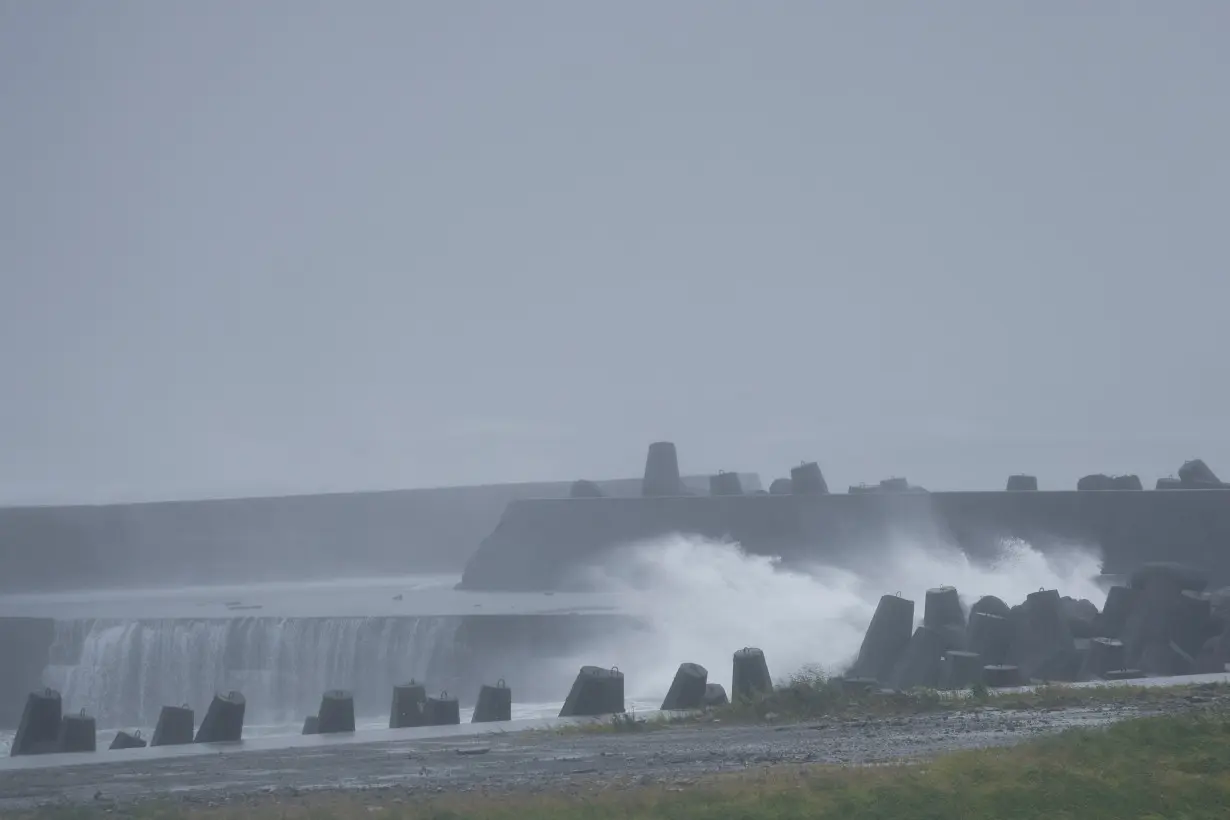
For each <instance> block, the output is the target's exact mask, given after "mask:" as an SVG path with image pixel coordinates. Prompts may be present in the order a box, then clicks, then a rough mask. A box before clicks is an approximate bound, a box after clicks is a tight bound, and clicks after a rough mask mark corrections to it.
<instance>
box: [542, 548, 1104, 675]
mask: <svg viewBox="0 0 1230 820" xmlns="http://www.w3.org/2000/svg"><path fill="white" fill-rule="evenodd" d="M1100 566H1101V560H1100V557H1099V555H1098V553H1097V551H1096V550H1093V549H1090V548H1084V547H1080V546H1075V545H1074V546H1072V547H1068V548H1063V549H1056V550H1054V551H1048V553H1047V554H1045V555H1044V554H1043V553H1041V552H1039V551H1037V550H1035V549H1033V548H1032V547H1031V546H1030V545H1029V544H1028V543H1026V542H1024V541H1020V540H1011V541H1006V542H1004V543H1003V544H1002V545H1001V549H1000V550H999V551H998V555H997V556H996V557H995V559H994V560H992V561H989V562H982V563H975V562H973V561H971V560H970V559H969V558H968V557H967V556H966V555H965V554H964V553H962V552H961V551H960V550H959V549H957V548H955V547H949V546H942V545H941V546H937V545H926V546H924V545H922V544H919V543H914V542H909V541H906V540H904V539H901V540H898V541H897V542H895V543H893V544H890V545H887V546H886V547H885V548H884V549H883V550H882V551H881V552H880V553H879V556H878V560H877V562H876V568H875V569H866V568H864V569H863V570H862V571H860V572H855V571H852V570H850V569H843V568H838V567H832V566H826V565H824V564H823V563H820V562H817V563H815V564H813V565H810V566H806V567H802V566H794V567H789V568H788V567H784V566H782V564H781V562H780V561H778V560H777V559H775V558H772V557H769V556H762V555H751V554H748V553H747V552H745V551H744V550H743V549H742V548H741V547H740V546H739V545H738V544H735V543H730V542H721V541H713V540H709V539H705V538H700V537H696V536H685V535H675V536H670V537H666V538H658V539H653V540H649V541H645V542H641V543H637V544H633V545H629V546H627V547H624V548H621V549H618V550H615V551H612V552H611V553H609V554H608V555H607V557H606V558H605V559H604V560H603V562H602V563H601V565H598V566H590V567H587V568H586V569H584V570H581V571H580V572H581V574H582V575H583V576H584V577H583V579H582V580H583V581H584V583H586V584H587V585H591V586H592V587H593V588H596V589H603V590H607V591H612V592H617V593H619V594H620V595H621V597H623V598H624V600H625V602H626V605H627V606H628V608H630V609H632V610H633V611H635V612H636V613H637V614H638V616H639V620H640V621H641V626H640V628H639V629H628V630H625V631H622V632H620V633H619V634H615V635H612V636H610V637H609V638H608V639H606V640H604V641H602V642H600V643H598V644H595V645H594V646H592V647H589V648H587V651H586V654H585V657H584V659H582V658H580V657H578V658H576V659H571V660H570V661H569V663H575V664H576V665H580V664H581V663H609V664H612V665H617V666H619V667H620V669H621V670H622V671H623V672H624V673H625V674H626V676H627V677H626V679H627V681H628V684H627V686H628V695H629V697H638V698H646V699H652V698H653V697H661V696H662V694H663V693H665V691H666V688H667V687H668V686H669V684H670V681H671V677H672V675H673V674H674V672H675V670H676V669H677V668H678V666H679V664H680V663H681V662H685V661H688V662H693V663H699V664H701V665H702V666H705V667H706V668H707V669H708V670H709V680H710V681H713V682H717V683H722V684H723V685H725V686H726V687H727V688H728V689H729V687H730V683H731V681H730V674H731V656H732V653H733V652H734V651H735V650H736V649H740V648H742V647H745V646H757V647H760V648H761V649H763V650H764V652H765V655H766V657H767V659H768V662H769V668H770V671H771V672H772V674H773V675H774V677H775V678H776V679H778V680H779V681H780V680H783V679H785V678H787V677H788V676H790V675H791V674H794V673H796V672H799V671H801V670H805V669H806V670H812V671H817V672H820V673H823V674H838V673H840V672H841V671H842V670H843V669H844V668H845V667H846V666H847V665H848V664H849V663H850V662H851V661H852V660H853V658H854V657H855V655H856V654H857V653H858V648H859V644H860V643H861V641H862V637H863V633H864V631H865V630H866V628H867V625H868V623H870V621H871V616H872V613H873V612H874V611H875V605H876V602H877V601H878V600H879V597H880V596H881V595H883V594H885V593H896V592H899V593H900V594H901V595H903V596H904V597H907V598H912V599H914V600H915V601H918V602H919V607H918V613H917V614H918V617H919V618H921V616H922V607H921V602H922V600H923V598H924V595H925V593H926V590H927V589H928V588H930V587H936V586H940V585H949V586H955V587H956V588H957V589H958V590H959V591H960V592H961V595H962V603H963V605H964V606H965V608H966V609H968V607H969V605H970V604H971V603H972V602H973V601H974V600H976V599H977V598H978V597H980V596H982V595H997V596H999V597H1001V598H1003V599H1004V600H1006V601H1008V602H1009V603H1017V602H1019V601H1021V600H1023V599H1024V597H1025V595H1026V594H1028V593H1030V592H1033V591H1036V590H1037V589H1039V588H1044V587H1045V588H1049V589H1058V590H1059V591H1060V594H1062V595H1070V596H1072V597H1076V598H1088V599H1090V600H1091V601H1093V602H1094V603H1095V604H1096V605H1098V606H1099V607H1100V606H1101V605H1102V604H1103V602H1104V600H1105V597H1106V593H1105V591H1104V590H1103V589H1102V588H1101V587H1100V586H1099V585H1098V584H1097V583H1096V581H1095V579H1096V577H1097V575H1098V574H1099V572H1100ZM561 671H562V670H561ZM574 673H575V670H574Z"/></svg>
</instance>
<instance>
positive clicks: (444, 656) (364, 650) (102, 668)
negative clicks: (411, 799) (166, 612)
mask: <svg viewBox="0 0 1230 820" xmlns="http://www.w3.org/2000/svg"><path fill="white" fill-rule="evenodd" d="M460 620H461V619H459V618H452V617H421V618H413V617H387V618H233V619H199V620H188V619H167V620H125V621H107V620H76V621H59V622H57V623H56V626H55V637H54V641H53V643H52V646H51V651H50V659H49V664H48V666H47V669H46V670H45V672H44V673H43V681H44V683H45V684H46V685H48V686H51V687H53V688H55V689H58V690H59V691H60V692H61V694H62V696H63V698H64V704H65V708H66V709H71V710H74V711H75V710H78V709H86V710H87V711H88V712H90V713H91V714H93V715H95V716H96V717H97V718H98V722H99V726H100V727H153V725H154V724H155V723H156V722H157V719H158V712H159V710H160V709H161V708H162V707H163V706H164V705H177V704H183V703H186V704H188V705H189V706H191V707H192V708H194V709H196V710H197V712H198V715H203V714H204V710H205V708H206V707H207V706H208V704H209V701H210V699H211V698H212V697H213V694H214V693H215V692H219V691H223V692H225V691H229V690H231V689H238V690H240V691H242V692H243V693H244V695H245V697H246V698H247V702H248V718H247V722H248V723H251V724H259V723H287V722H295V721H301V720H302V719H303V716H304V715H307V714H315V712H316V709H317V707H318V706H319V704H320V696H321V694H322V693H323V692H324V691H325V690H327V689H334V688H341V689H350V690H352V691H353V692H354V694H355V707H356V711H358V712H359V714H360V715H367V716H379V715H384V714H387V713H388V708H389V698H390V692H391V691H392V687H393V684H394V683H397V682H400V681H404V680H408V679H410V678H415V679H417V680H420V681H426V682H427V683H428V685H429V686H431V687H433V688H450V687H454V688H455V687H456V683H455V677H454V676H455V670H456V669H457V664H456V663H455V661H456V658H455V652H456V649H455V644H454V635H455V633H456V631H457V628H458V625H459V623H460Z"/></svg>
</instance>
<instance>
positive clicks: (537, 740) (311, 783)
mask: <svg viewBox="0 0 1230 820" xmlns="http://www.w3.org/2000/svg"><path fill="white" fill-rule="evenodd" d="M1190 708H1192V704H1191V703H1190V702H1188V701H1187V700H1186V699H1182V698H1176V699H1175V700H1174V701H1173V702H1172V701H1166V702H1162V703H1152V704H1149V705H1148V706H1147V707H1136V706H1125V705H1108V706H1100V707H1094V708H1081V709H1066V710H1058V711H1000V710H996V709H981V710H976V709H975V710H969V711H960V712H943V713H932V714H923V715H911V716H905V717H892V718H879V719H866V720H859V719H847V720H831V721H818V722H815V723H808V724H793V725H785V726H772V725H756V726H747V725H730V726H723V725H713V724H712V723H711V724H708V725H688V726H681V727H677V728H665V729H652V730H642V731H625V732H572V733H560V732H523V733H515V734H513V733H509V734H498V735H488V736H484V737H477V738H475V737H471V738H452V739H436V740H417V741H393V742H382V743H371V744H365V743H358V744H350V745H338V746H333V747H321V748H315V749H281V750H261V751H251V752H242V751H234V750H231V751H220V752H219V753H218V754H209V755H194V756H189V757H171V758H164V759H150V760H140V761H128V762H123V761H117V762H116V763H101V764H96V765H89V766H62V767H55V768H35V769H26V770H16V771H4V772H0V811H5V810H13V809H23V808H31V807H34V806H38V805H46V804H59V803H65V802H67V803H85V804H90V805H95V806H99V805H100V804H101V805H122V804H126V803H131V802H134V801H143V800H148V799H171V800H175V801H184V802H190V803H201V804H210V803H213V804H225V803H232V802H236V801H241V802H242V801H253V800H259V801H262V802H263V801H265V800H269V799H277V798H278V796H280V795H283V796H294V795H304V794H305V793H309V792H315V791H329V790H359V789H393V790H395V791H396V792H398V793H402V794H406V795H407V796H410V795H414V796H427V795H431V794H436V793H444V792H468V791H481V792H484V793H488V794H490V793H499V792H504V791H519V792H538V791H547V790H553V791H562V792H573V791H588V790H590V789H592V788H601V787H619V786H631V785H648V784H651V783H656V784H667V785H670V784H672V783H678V784H687V783H688V782H689V781H691V780H693V779H695V778H697V777H699V776H702V775H708V774H715V773H720V772H731V771H740V770H746V769H748V768H754V767H763V766H769V765H774V764H802V763H837V764H868V763H878V762H888V761H894V760H903V759H910V758H915V757H923V756H927V755H933V754H937V753H941V752H947V751H954V750H959V749H969V748H976V747H989V746H1004V745H1010V744H1013V743H1017V742H1020V741H1022V740H1026V739H1029V738H1031V737H1035V736H1037V735H1040V734H1044V733H1049V732H1056V731H1060V730H1062V729H1066V728H1070V727H1077V726H1098V725H1104V724H1107V723H1110V722H1113V721H1116V720H1122V719H1125V718H1130V717H1138V716H1141V715H1146V714H1157V713H1162V712H1172V711H1176V710H1180V709H1190Z"/></svg>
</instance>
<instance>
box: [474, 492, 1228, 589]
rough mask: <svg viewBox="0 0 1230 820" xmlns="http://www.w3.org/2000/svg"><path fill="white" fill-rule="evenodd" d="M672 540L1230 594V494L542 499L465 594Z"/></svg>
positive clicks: (552, 577)
mask: <svg viewBox="0 0 1230 820" xmlns="http://www.w3.org/2000/svg"><path fill="white" fill-rule="evenodd" d="M672 533H683V534H695V535H700V536H704V537H707V538H713V539H730V540H734V541H737V542H739V543H740V544H741V545H742V546H743V548H744V549H746V550H747V551H749V552H751V553H754V554H765V555H776V556H780V557H781V558H782V559H783V561H784V562H785V563H787V564H791V563H796V564H797V563H809V562H829V563H834V564H838V565H840V564H843V563H848V562H850V561H855V560H859V559H865V558H866V557H867V556H868V555H870V556H873V557H874V556H884V555H885V550H886V548H887V547H889V546H891V545H892V544H893V543H899V542H901V540H902V539H908V540H910V541H912V542H914V543H919V544H923V545H926V544H931V543H937V544H938V543H943V544H950V545H954V546H957V547H960V548H961V549H962V550H964V551H965V552H966V553H967V554H969V555H970V556H971V557H972V558H975V559H977V558H990V557H992V556H993V555H994V554H995V553H996V552H997V551H998V549H999V546H1000V544H1001V543H1002V539H1005V538H1019V539H1023V540H1025V541H1028V542H1029V543H1030V544H1031V545H1032V546H1034V547H1035V548H1037V549H1040V550H1042V551H1044V552H1045V551H1048V550H1053V549H1057V548H1059V547H1061V546H1082V547H1094V548H1097V549H1099V550H1100V551H1101V554H1102V556H1103V561H1104V566H1103V571H1104V572H1107V573H1119V572H1126V571H1128V570H1129V569H1130V568H1132V567H1134V566H1136V565H1138V564H1140V563H1143V562H1146V561H1157V560H1168V561H1185V562H1190V563H1192V564H1195V565H1197V566H1200V567H1203V568H1205V569H1207V570H1208V571H1209V572H1210V574H1211V577H1212V578H1213V579H1214V581H1215V582H1216V583H1219V584H1225V583H1230V489H1209V490H1182V491H1165V490H1148V491H1061V492H1038V491H1033V492H936V493H927V492H904V493H865V494H864V493H852V494H849V495H844V494H843V495H828V494H823V495H785V494H783V495H732V496H708V497H695V496H659V497H642V498H592V499H542V500H526V501H516V502H513V503H511V504H510V505H509V506H508V509H507V510H506V511H505V513H504V515H503V517H502V518H501V519H500V522H499V524H498V525H497V526H496V528H495V530H494V531H493V532H492V533H491V534H490V535H489V536H488V537H487V538H486V539H485V540H484V541H483V543H482V545H481V546H480V547H479V549H478V551H477V552H476V553H475V554H474V556H473V558H471V559H470V562H469V564H468V565H467V566H466V569H465V573H464V576H463V578H462V581H461V584H460V588H463V589H485V590H523V591H529V590H550V589H562V588H567V587H568V585H569V578H570V574H571V573H572V571H573V570H575V569H577V568H578V567H581V566H583V565H585V564H587V563H593V562H596V561H600V560H601V559H602V557H603V556H604V555H606V554H607V553H609V552H610V550H612V549H613V548H615V547H618V546H621V545H626V544H629V543H634V542H638V541H644V540H648V539H653V538H657V537H661V536H665V535H668V534H672Z"/></svg>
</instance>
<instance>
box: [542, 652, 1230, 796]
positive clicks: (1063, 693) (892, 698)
mask: <svg viewBox="0 0 1230 820" xmlns="http://www.w3.org/2000/svg"><path fill="white" fill-rule="evenodd" d="M1225 698H1230V684H1221V683H1217V684H1199V685H1194V686H1193V685H1191V684H1187V685H1177V686H1082V687H1073V686H1067V685H1064V684H1052V685H1045V686H1038V687H1036V688H1034V689H1032V690H1030V691H1025V692H1012V691H1003V692H997V691H994V690H988V689H987V688H986V687H977V688H975V689H974V690H971V691H964V692H959V693H953V692H939V691H936V690H934V689H916V690H913V691H910V692H893V693H880V692H875V693H859V694H851V693H849V692H847V691H845V690H844V689H843V687H842V684H841V681H840V679H836V678H828V677H825V676H824V675H822V674H819V673H816V672H811V671H807V670H804V671H802V672H799V673H797V674H795V675H793V676H792V677H791V678H790V679H789V680H787V681H786V682H785V683H783V684H781V685H779V686H777V687H775V689H774V691H773V692H771V693H768V694H765V695H762V696H760V697H758V698H755V699H754V700H748V701H739V702H736V703H732V704H729V705H727V706H722V707H717V708H713V709H707V710H704V711H703V712H700V713H695V714H691V715H684V716H669V717H668V716H664V715H653V716H649V717H638V716H637V715H635V714H628V715H615V716H613V717H612V718H610V719H608V720H604V721H595V722H593V723H582V724H575V725H572V726H566V727H563V728H559V729H544V730H541V731H547V732H559V733H563V734H575V733H581V734H590V733H601V732H637V731H648V730H653V729H665V728H670V727H672V726H680V725H713V724H718V725H721V724H730V723H764V722H774V723H790V722H799V721H808V720H817V719H820V718H874V717H888V716H900V715H909V714H921V713H926V712H936V711H942V710H948V711H953V710H968V709H980V708H993V709H1003V710H1037V709H1064V708H1080V707H1092V706H1105V705H1121V706H1130V705H1137V706H1149V705H1151V704H1162V703H1169V702H1174V701H1175V700H1178V699H1189V700H1192V701H1195V702H1201V701H1206V700H1214V699H1218V700H1220V699H1225ZM1228 816H1230V814H1228Z"/></svg>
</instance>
